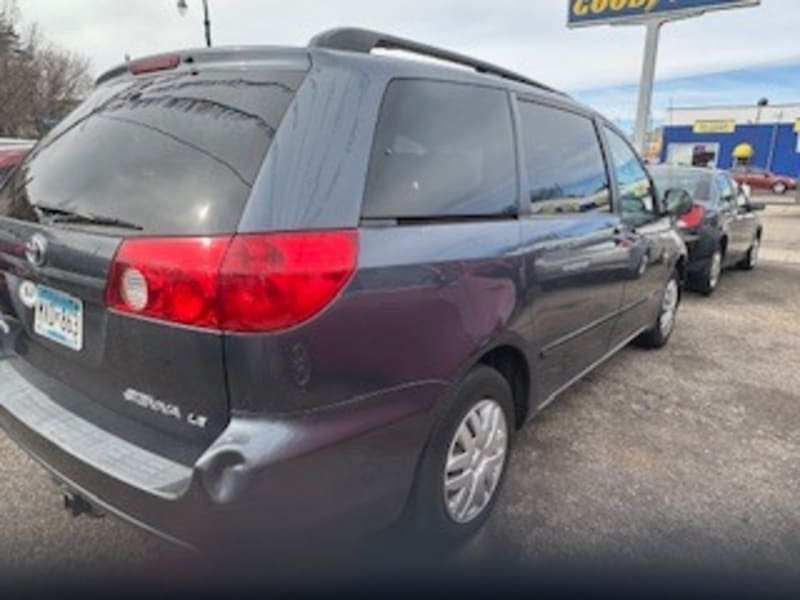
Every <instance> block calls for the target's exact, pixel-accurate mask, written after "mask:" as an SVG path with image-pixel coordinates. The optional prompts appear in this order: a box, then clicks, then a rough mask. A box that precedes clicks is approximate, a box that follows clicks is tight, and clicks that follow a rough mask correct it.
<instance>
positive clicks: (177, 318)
mask: <svg viewBox="0 0 800 600" xmlns="http://www.w3.org/2000/svg"><path fill="white" fill-rule="evenodd" d="M357 258H358V232H357V231H355V230H336V231H319V232H297V233H275V234H252V235H236V236H229V237H207V238H152V239H151V238H132V239H129V240H125V241H124V242H123V243H122V245H121V246H120V248H119V250H118V252H117V256H116V258H115V259H114V263H113V265H112V267H111V273H110V276H109V281H108V286H107V288H106V304H107V305H108V307H109V308H110V309H111V310H113V311H116V312H119V313H124V314H129V315H137V316H141V317H147V318H150V319H154V320H158V321H164V322H168V323H176V324H180V325H186V326H191V327H198V328H202V329H209V330H214V331H226V332H239V333H256V332H267V331H276V330H281V329H286V328H289V327H293V326H295V325H298V324H300V323H302V322H304V321H307V320H308V319H310V318H312V317H314V316H315V315H317V314H318V313H319V312H321V311H322V310H323V309H324V308H325V307H327V306H328V305H329V304H330V303H331V302H332V301H333V300H334V299H335V298H336V296H337V295H338V294H339V292H341V290H342V289H343V288H344V286H345V285H346V284H347V282H348V281H349V280H350V277H351V276H352V274H353V272H354V271H355V267H356V261H357Z"/></svg>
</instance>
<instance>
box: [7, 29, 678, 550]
mask: <svg viewBox="0 0 800 600" xmlns="http://www.w3.org/2000/svg"><path fill="white" fill-rule="evenodd" d="M378 47H381V48H387V47H388V48H396V49H402V50H405V51H406V52H411V53H416V54H418V55H423V56H427V57H434V58H437V59H439V60H440V61H448V62H450V63H455V64H458V65H460V66H463V67H468V68H469V70H467V69H456V68H451V67H449V66H445V65H442V64H440V63H434V62H433V61H413V60H407V59H402V58H397V57H388V56H382V55H377V54H371V53H370V51H371V50H372V49H374V48H378ZM78 125H79V126H78ZM672 221H673V217H672V216H671V215H669V214H668V213H667V212H666V210H665V209H664V206H663V204H662V202H661V200H660V198H659V197H658V196H657V194H656V193H655V191H654V185H653V183H652V180H651V178H650V176H649V174H648V172H647V170H646V169H645V167H644V165H643V163H642V161H641V159H640V158H639V156H638V155H637V153H636V152H635V151H634V149H633V148H632V146H631V145H630V143H629V142H628V140H627V139H626V137H625V136H624V135H623V134H622V133H620V131H619V130H617V129H616V128H615V127H614V125H613V124H612V123H611V122H610V121H608V120H606V119H604V118H603V117H602V116H600V115H598V114H597V113H595V112H594V111H592V110H591V109H589V108H586V107H584V106H581V105H579V104H577V103H576V102H574V101H573V100H571V99H570V98H569V97H568V96H566V95H564V94H563V93H560V92H558V91H555V90H553V89H551V88H549V87H547V86H545V85H542V84H540V83H537V82H535V81H531V80H529V79H527V78H525V77H522V76H520V75H517V74H515V73H512V72H510V71H507V70H505V69H502V68H499V67H496V66H493V65H489V64H487V63H484V62H481V61H477V60H475V59H472V58H468V57H465V56H461V55H457V54H453V53H449V52H446V51H444V50H439V49H436V48H432V47H430V46H423V45H420V44H417V43H414V42H410V41H407V40H402V39H399V38H395V37H391V36H387V35H384V34H379V33H374V32H369V31H363V30H352V29H344V30H335V31H331V32H327V33H325V34H321V35H319V36H317V37H316V38H315V39H314V40H312V42H311V44H310V46H309V47H308V48H294V49H292V48H287V49H280V48H271V47H268V48H248V49H241V48H240V49H223V48H215V49H213V50H208V51H206V50H197V51H196V50H192V51H186V52H177V53H174V54H170V55H163V56H157V57H153V58H147V59H144V60H138V61H133V62H131V63H129V64H126V65H124V66H121V67H119V68H116V69H114V70H112V71H110V72H108V73H106V74H105V75H103V76H102V77H101V78H100V79H99V81H98V86H97V89H96V91H95V92H94V93H93V94H92V95H91V96H90V98H89V99H88V100H87V101H86V102H85V103H84V104H83V105H82V106H81V107H79V108H78V109H77V111H76V112H75V113H73V114H72V115H71V116H70V117H69V118H67V119H66V120H65V121H63V122H62V123H61V124H59V125H58V126H57V127H56V128H55V130H53V131H52V132H51V133H50V134H49V136H48V137H47V138H46V139H45V140H44V141H43V142H42V143H41V144H40V145H39V147H38V148H37V150H36V154H35V155H33V156H32V158H31V159H30V160H29V161H27V162H26V164H25V165H24V167H23V168H22V169H20V170H18V171H17V172H16V173H15V174H14V175H13V176H12V178H11V180H10V181H9V182H8V183H7V185H6V186H5V187H4V188H2V190H0V273H1V274H2V277H3V280H4V283H5V285H3V286H0V314H2V315H3V316H2V322H3V324H4V325H3V328H4V329H5V330H6V333H5V335H0V341H1V342H2V347H3V348H4V353H5V354H4V357H3V358H2V360H0V424H2V427H3V428H4V429H5V430H6V431H7V432H8V433H9V435H10V436H11V437H12V438H14V439H15V440H17V441H18V442H19V444H20V445H22V446H23V447H24V448H25V449H27V451H28V452H30V453H31V454H32V455H34V456H35V457H36V458H37V459H38V460H39V461H41V462H42V463H43V464H44V465H46V466H47V468H48V469H50V470H51V471H52V472H53V474H54V475H55V477H56V478H57V479H58V480H60V481H62V482H64V484H65V485H66V487H67V488H68V490H69V496H68V502H67V504H68V506H70V507H71V508H72V509H73V511H74V512H75V513H81V512H84V511H89V510H95V511H101V512H110V513H112V514H115V515H118V516H121V517H122V518H124V519H127V520H128V521H130V522H132V523H134V524H137V525H140V526H143V527H145V528H146V529H148V530H149V531H152V532H156V533H158V534H160V535H162V536H165V537H167V538H168V539H171V540H173V541H178V542H181V543H186V544H190V545H193V546H204V545H206V544H213V543H219V541H220V540H223V539H234V540H239V541H241V540H243V539H247V538H249V537H256V538H257V539H268V540H270V543H271V544H276V545H277V544H279V541H278V540H282V539H286V538H289V539H303V538H302V535H303V532H313V533H314V534H315V535H322V532H328V531H339V530H343V532H344V533H345V534H346V535H351V534H354V533H355V532H359V531H364V530H373V529H374V528H377V527H382V526H384V525H386V524H388V523H392V522H395V521H396V520H397V519H400V518H402V519H406V520H407V521H406V522H407V523H408V524H409V529H410V530H415V531H420V532H427V533H431V532H436V534H437V536H439V537H438V539H440V540H447V541H449V542H457V541H461V540H464V539H466V538H468V537H469V536H470V535H471V534H473V533H474V532H475V531H476V530H477V529H478V528H479V527H480V525H481V524H482V523H483V522H484V521H485V520H486V518H487V517H488V515H489V512H490V510H491V508H492V506H493V505H494V503H495V501H496V499H497V496H498V493H499V490H500V488H501V485H502V482H503V478H504V475H505V473H506V470H507V465H508V461H509V456H510V453H511V449H512V443H513V440H514V437H515V434H516V432H517V430H518V429H519V428H520V427H522V426H523V424H525V423H526V421H528V420H529V419H530V418H531V417H533V416H534V415H536V414H537V413H538V412H539V411H540V410H541V409H542V408H543V407H545V406H546V405H547V404H548V403H550V402H551V401H552V400H553V399H554V398H555V397H557V396H558V395H559V394H560V393H561V392H562V391H563V390H565V389H566V388H567V387H569V386H570V385H571V384H572V383H573V382H575V381H576V380H578V379H579V378H580V377H581V376H582V375H584V374H585V373H587V372H588V371H590V370H591V369H593V368H594V367H596V366H597V365H598V364H600V363H601V362H603V361H604V360H605V359H607V358H608V357H609V356H611V355H612V354H614V353H615V352H617V351H618V350H620V349H621V348H623V347H625V346H626V345H627V344H628V343H629V342H631V341H637V342H638V343H640V344H642V345H645V346H649V347H653V348H658V347H660V346H663V345H664V344H666V343H667V341H668V339H669V337H670V335H671V333H672V331H673V328H674V326H675V319H676V314H677V310H678V305H679V300H680V282H681V280H682V278H683V276H684V272H685V268H686V248H685V245H684V244H683V242H682V241H681V239H680V236H679V234H678V233H677V231H676V230H675V229H674V227H673V225H672ZM20 240H23V242H24V243H20V242H19V241H20ZM284 536H285V537H284Z"/></svg>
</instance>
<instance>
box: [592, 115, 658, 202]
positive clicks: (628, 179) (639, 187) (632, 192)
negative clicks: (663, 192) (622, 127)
mask: <svg viewBox="0 0 800 600" xmlns="http://www.w3.org/2000/svg"><path fill="white" fill-rule="evenodd" d="M605 131H606V139H607V140H608V146H609V149H610V151H611V161H612V163H613V166H614V172H615V173H616V176H617V186H618V187H619V194H620V203H621V205H622V214H623V215H632V216H636V215H652V214H655V212H656V203H655V194H654V193H653V187H652V184H651V183H650V178H649V177H648V176H647V171H645V170H644V167H643V166H642V163H641V161H640V160H639V157H638V156H637V155H636V152H634V150H633V148H632V147H631V145H630V144H629V143H628V142H627V141H626V140H625V139H623V138H622V137H621V136H620V135H619V134H617V133H616V132H615V131H612V130H611V129H608V128H607V127H606V128H605Z"/></svg>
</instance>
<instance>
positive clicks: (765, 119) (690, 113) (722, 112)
mask: <svg viewBox="0 0 800 600" xmlns="http://www.w3.org/2000/svg"><path fill="white" fill-rule="evenodd" d="M728 120H730V121H736V124H737V125H752V124H754V123H756V122H758V123H795V122H796V121H798V120H800V103H797V104H771V105H769V106H765V107H761V108H759V107H758V106H756V105H751V106H743V105H733V106H698V107H672V108H669V109H667V116H666V120H665V125H667V126H669V125H694V124H695V123H696V122H697V121H728Z"/></svg>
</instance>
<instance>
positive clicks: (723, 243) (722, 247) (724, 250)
mask: <svg viewBox="0 0 800 600" xmlns="http://www.w3.org/2000/svg"><path fill="white" fill-rule="evenodd" d="M719 247H720V250H722V256H725V255H726V254H727V253H728V236H726V235H723V236H722V238H720V240H719Z"/></svg>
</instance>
